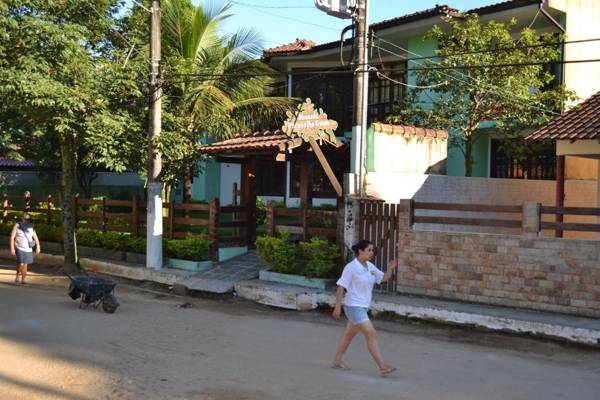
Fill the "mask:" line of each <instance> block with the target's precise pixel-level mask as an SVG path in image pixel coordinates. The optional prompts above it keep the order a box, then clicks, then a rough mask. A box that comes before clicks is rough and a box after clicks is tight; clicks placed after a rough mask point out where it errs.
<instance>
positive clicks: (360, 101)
mask: <svg viewBox="0 0 600 400" xmlns="http://www.w3.org/2000/svg"><path fill="white" fill-rule="evenodd" d="M368 36H369V25H368V21H367V0H358V2H357V8H356V38H355V41H354V45H355V46H356V50H355V51H356V55H357V63H356V68H355V72H354V116H353V124H352V172H353V173H354V177H355V181H354V184H355V187H354V188H353V189H354V190H352V188H350V194H357V195H359V196H363V195H364V180H365V173H366V169H365V163H366V148H367V146H366V137H367V106H368V95H369V67H368V65H367V63H368V61H369V60H368V51H367V49H368V48H367V46H368Z"/></svg>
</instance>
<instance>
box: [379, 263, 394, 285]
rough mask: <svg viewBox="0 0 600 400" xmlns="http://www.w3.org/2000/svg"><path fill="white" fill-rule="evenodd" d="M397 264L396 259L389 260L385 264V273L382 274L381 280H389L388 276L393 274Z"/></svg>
mask: <svg viewBox="0 0 600 400" xmlns="http://www.w3.org/2000/svg"><path fill="white" fill-rule="evenodd" d="M397 266H398V260H391V261H390V262H389V263H388V265H387V271H385V274H384V275H383V279H381V282H387V281H389V280H390V278H391V277H392V276H394V271H395V270H396V267H397Z"/></svg>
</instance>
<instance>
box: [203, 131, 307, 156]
mask: <svg viewBox="0 0 600 400" xmlns="http://www.w3.org/2000/svg"><path fill="white" fill-rule="evenodd" d="M300 145H302V139H292V138H290V137H289V136H288V135H286V134H285V133H284V132H283V131H281V130H276V131H263V132H253V133H247V134H244V135H240V136H237V137H234V138H232V139H227V140H223V141H220V142H217V143H213V144H210V145H206V146H202V147H200V149H199V150H198V151H199V152H200V153H203V154H221V153H229V154H234V153H236V152H239V153H240V154H242V153H244V152H253V151H278V152H279V151H286V150H289V149H293V148H295V147H298V146H300Z"/></svg>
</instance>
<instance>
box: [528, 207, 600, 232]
mask: <svg viewBox="0 0 600 400" xmlns="http://www.w3.org/2000/svg"><path fill="white" fill-rule="evenodd" d="M540 214H541V218H543V216H544V215H562V216H569V215H574V216H590V217H600V208H595V207H552V206H541V207H540ZM540 226H541V228H542V229H553V230H556V231H575V232H596V233H598V232H600V224H599V223H582V222H564V221H561V222H558V221H555V222H549V221H544V220H543V219H542V221H541V222H540Z"/></svg>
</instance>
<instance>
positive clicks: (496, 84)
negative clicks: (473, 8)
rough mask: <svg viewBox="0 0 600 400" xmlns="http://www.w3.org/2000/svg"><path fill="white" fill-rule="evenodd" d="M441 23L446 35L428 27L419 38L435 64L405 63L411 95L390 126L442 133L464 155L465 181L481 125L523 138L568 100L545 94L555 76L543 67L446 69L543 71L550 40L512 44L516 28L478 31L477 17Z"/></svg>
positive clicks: (551, 50) (531, 37) (556, 91)
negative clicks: (429, 42)
mask: <svg viewBox="0 0 600 400" xmlns="http://www.w3.org/2000/svg"><path fill="white" fill-rule="evenodd" d="M446 22H447V23H448V24H449V27H448V28H449V29H442V28H441V27H439V26H435V27H434V28H433V29H432V30H431V31H430V32H428V33H427V34H426V35H425V38H426V39H433V40H435V41H436V42H437V44H438V49H437V50H436V55H437V56H439V57H440V58H439V59H435V60H434V61H423V62H421V61H412V62H409V70H410V68H411V67H412V68H415V69H417V71H416V85H417V86H418V87H416V88H412V89H410V92H409V95H408V96H407V98H406V99H405V100H404V101H402V102H401V103H400V104H399V105H398V106H397V108H396V109H395V111H394V113H393V115H392V116H391V117H390V118H389V121H390V122H395V123H407V124H414V125H418V126H426V127H432V128H440V129H447V130H448V131H449V132H450V146H455V147H458V148H460V149H461V150H462V151H463V153H464V156H465V172H466V176H472V173H473V145H474V143H475V142H476V140H477V139H478V137H480V136H481V135H480V132H481V130H480V129H481V125H482V124H483V123H485V122H490V121H493V122H494V123H495V133H496V134H498V135H499V136H501V137H505V138H515V137H522V136H521V135H522V132H523V131H524V130H526V129H530V128H535V127H538V126H541V125H544V124H545V123H547V122H548V121H549V120H551V119H552V118H554V117H555V115H556V114H557V113H559V111H560V109H561V107H563V104H564V103H565V101H569V100H572V99H573V98H574V96H573V93H572V92H570V91H568V90H566V89H565V88H564V87H552V81H553V80H554V78H555V76H554V75H553V74H551V73H550V72H549V70H548V69H547V68H545V67H544V66H543V65H527V66H504V67H481V68H462V69H451V68H452V67H456V66H466V65H469V66H477V65H482V66H483V65H497V64H523V63H531V62H540V63H550V62H552V61H556V60H559V59H560V47H559V46H557V45H556V44H555V43H556V42H557V40H559V39H560V38H559V37H557V35H552V34H538V33H536V31H535V30H533V29H530V28H525V29H523V30H521V31H520V33H519V35H518V37H517V38H515V37H514V36H513V33H514V32H513V31H514V27H515V25H516V24H517V21H516V20H514V19H513V20H511V21H510V22H508V23H501V22H496V21H490V22H488V23H486V24H482V23H481V22H480V20H479V17H478V16H477V15H476V14H469V15H464V17H463V18H447V19H446ZM490 49H496V50H495V51H486V50H490ZM481 51H483V52H481ZM440 67H441V68H448V69H441V68H440ZM428 68H429V69H428ZM513 143H517V142H515V141H513ZM523 146H524V143H523Z"/></svg>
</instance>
